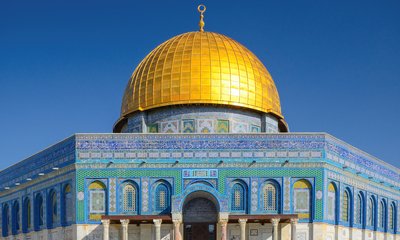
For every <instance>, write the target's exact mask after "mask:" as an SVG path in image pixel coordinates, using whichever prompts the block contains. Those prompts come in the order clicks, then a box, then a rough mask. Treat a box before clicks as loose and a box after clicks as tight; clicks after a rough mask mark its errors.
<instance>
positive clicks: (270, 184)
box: [262, 180, 280, 213]
mask: <svg viewBox="0 0 400 240" xmlns="http://www.w3.org/2000/svg"><path fill="white" fill-rule="evenodd" d="M279 200H280V187H279V184H278V183H277V182H276V181H274V180H268V181H266V182H265V184H264V186H263V188H262V201H263V210H264V212H269V213H278V212H279V211H280V201H279Z"/></svg>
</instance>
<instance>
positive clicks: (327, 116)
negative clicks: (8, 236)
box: [0, 0, 400, 169]
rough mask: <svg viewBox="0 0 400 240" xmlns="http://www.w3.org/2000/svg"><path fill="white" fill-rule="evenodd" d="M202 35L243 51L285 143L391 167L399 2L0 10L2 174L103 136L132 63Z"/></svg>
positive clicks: (11, 6)
mask: <svg viewBox="0 0 400 240" xmlns="http://www.w3.org/2000/svg"><path fill="white" fill-rule="evenodd" d="M199 3H205V4H206V5H207V12H206V14H205V22H206V27H205V29H206V30H208V31H215V32H219V33H223V34H225V35H227V36H230V37H232V38H234V39H236V40H237V41H239V42H241V43H242V44H244V45H245V46H247V47H248V48H249V49H250V50H251V51H253V52H254V53H255V54H256V55H257V56H258V57H259V58H260V59H261V60H262V61H263V62H264V64H265V65H266V66H267V68H268V69H269V71H270V72H271V74H272V76H273V78H274V80H275V82H276V85H277V87H278V90H279V93H280V97H281V103H282V110H283V114H284V115H285V117H286V119H287V122H288V123H289V125H290V128H291V131H292V132H319V131H324V132H328V133H330V134H332V135H334V136H336V137H337V138H340V139H342V140H344V141H346V142H348V143H350V144H352V145H354V146H356V147H358V148H360V149H362V150H364V151H366V152H368V153H370V154H372V155H374V156H377V157H378V158H380V159H382V160H384V161H386V162H388V163H391V164H393V165H395V166H397V167H400V154H399V149H400V140H399V135H400V106H399V104H400V1H398V0H385V1H368V0H367V1H366V0H363V1H345V0H335V1H327V0H322V1H266V0H259V1H232V0H231V1H220V0H219V1H202V2H199V1H189V0H185V1H132V0H130V1H102V0H100V1H99V0H96V1H54V0H51V1H50V0H41V1H31V0H19V1H1V2H0V109H1V113H0V114H1V115H0V116H1V117H0V132H1V138H0V146H1V147H0V150H1V155H0V169H3V168H5V167H7V166H9V165H11V164H14V163H15V162H17V161H19V160H22V159H24V158H25V157H28V156H30V155H32V154H34V153H36V152H38V151H40V150H42V149H44V148H46V147H47V146H49V145H51V144H54V143H56V142H57V141H60V140H62V139H64V138H66V137H68V136H70V135H72V134H73V133H79V132H80V133H87V132H88V133H97V132H111V131H112V125H113V123H114V122H115V120H116V119H117V118H118V116H119V110H120V103H121V98H122V94H123V91H124V88H125V85H126V83H127V81H128V79H129V77H130V75H131V73H132V72H133V70H134V69H135V66H136V65H137V64H138V63H139V62H140V60H141V59H142V58H143V57H144V56H145V55H146V54H147V53H148V52H149V51H151V50H152V49H153V48H155V47H156V46H157V45H158V44H160V43H162V42H163V41H165V40H167V39H169V38H171V37H173V36H174V35H177V34H180V33H183V32H188V31H196V30H197V28H198V27H197V24H198V13H197V12H196V6H197V5H198V4H199Z"/></svg>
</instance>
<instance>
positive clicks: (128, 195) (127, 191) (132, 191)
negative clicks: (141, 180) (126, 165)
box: [121, 181, 139, 214]
mask: <svg viewBox="0 0 400 240" xmlns="http://www.w3.org/2000/svg"><path fill="white" fill-rule="evenodd" d="M121 194H122V204H121V208H122V209H121V211H122V212H124V213H129V214H137V213H138V210H139V191H138V187H137V184H136V183H134V182H132V181H125V182H124V183H123V184H122V186H121Z"/></svg>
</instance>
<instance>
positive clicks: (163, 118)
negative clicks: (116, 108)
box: [114, 104, 285, 133]
mask: <svg viewBox="0 0 400 240" xmlns="http://www.w3.org/2000/svg"><path fill="white" fill-rule="evenodd" d="M279 127H280V126H279V120H278V118H277V117H275V116H273V115H271V114H268V113H262V112H257V111H253V110H249V109H241V108H232V107H229V106H216V105H200V104H199V105H175V106H169V107H161V108H157V109H151V110H147V111H142V112H136V113H133V114H130V115H129V116H128V117H127V119H126V120H125V121H121V124H120V125H118V126H115V129H114V131H116V132H122V133H251V132H253V133H257V132H267V133H277V132H282V131H285V129H280V128H279Z"/></svg>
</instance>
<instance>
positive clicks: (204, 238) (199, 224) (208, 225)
mask: <svg viewBox="0 0 400 240" xmlns="http://www.w3.org/2000/svg"><path fill="white" fill-rule="evenodd" d="M217 219H218V212H217V208H216V206H215V204H214V203H213V202H212V201H211V200H209V199H207V198H203V197H196V198H193V199H191V200H189V201H188V202H187V203H186V205H185V206H184V208H183V222H184V224H185V225H184V228H185V230H184V232H185V234H184V236H185V238H184V240H216V237H217V236H216V222H217Z"/></svg>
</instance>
